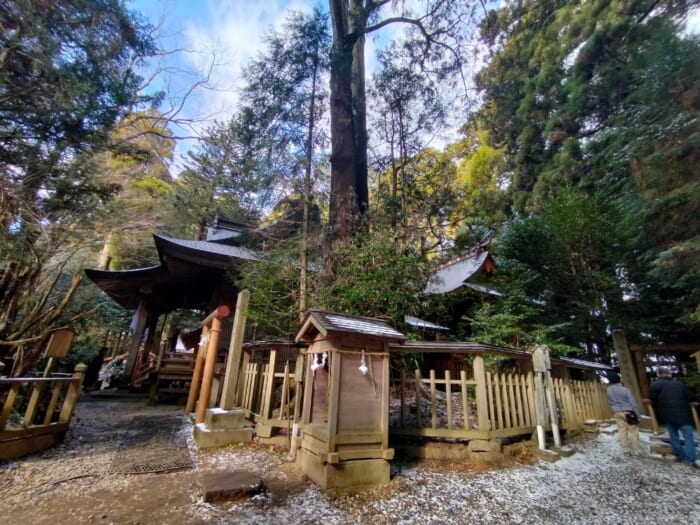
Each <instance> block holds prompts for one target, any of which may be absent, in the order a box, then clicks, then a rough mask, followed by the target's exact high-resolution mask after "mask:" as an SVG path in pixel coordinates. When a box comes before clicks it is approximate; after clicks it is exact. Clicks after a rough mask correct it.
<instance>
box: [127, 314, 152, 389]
mask: <svg viewBox="0 0 700 525" xmlns="http://www.w3.org/2000/svg"><path fill="white" fill-rule="evenodd" d="M134 317H135V321H136V323H135V324H134V327H133V333H132V336H131V347H130V348H129V355H128V356H127V358H126V367H125V369H124V377H128V378H129V380H130V381H131V377H132V374H133V373H134V365H135V364H136V356H137V354H138V351H139V346H140V345H141V340H142V339H143V336H144V332H145V331H146V321H147V317H148V316H147V315H146V303H145V302H144V301H141V302H140V303H139V306H138V308H136V312H135V313H134Z"/></svg>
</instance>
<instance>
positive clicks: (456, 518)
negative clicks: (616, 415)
mask: <svg viewBox="0 0 700 525" xmlns="http://www.w3.org/2000/svg"><path fill="white" fill-rule="evenodd" d="M181 410H182V409H181V408H179V407H174V406H156V407H149V406H146V404H145V402H144V401H143V400H142V399H132V400H115V399H111V400H108V399H100V400H94V399H91V398H89V397H86V398H84V399H81V402H80V403H79V404H78V408H77V412H76V417H75V419H74V421H73V423H72V426H71V431H70V432H69V435H68V437H67V438H66V441H65V442H64V443H63V444H61V445H59V446H58V447H55V448H54V449H51V450H48V451H45V452H43V453H41V454H36V455H32V456H29V457H26V458H23V459H21V460H17V461H12V462H2V463H0V517H1V521H2V523H4V524H7V525H14V524H17V525H28V524H30V523H31V524H33V525H34V524H36V525H41V524H51V525H56V524H59V525H60V524H64V523H66V524H68V523H114V524H139V525H145V524H204V523H207V524H209V523H221V524H227V523H243V524H253V523H255V524H259V523H284V524H285V525H293V524H316V523H323V524H324V525H332V524H350V523H357V524H365V523H366V524H389V523H391V524H461V523H465V524H466V523H470V524H481V523H483V524H491V523H499V524H510V523H513V524H563V523H567V524H598V523H599V524H627V523H629V524H655V525H657V524H671V523H674V524H675V523H700V469H697V470H694V469H691V468H690V467H687V466H685V465H681V464H678V463H675V462H672V461H671V460H669V459H665V458H661V457H660V456H646V457H643V458H631V457H627V456H624V455H623V454H622V453H621V451H620V448H619V444H618V441H617V436H616V435H615V434H614V433H601V434H600V435H598V436H597V437H591V436H590V435H582V436H581V437H579V438H578V439H577V440H575V441H573V442H569V443H568V444H569V445H570V446H573V447H574V448H575V449H576V451H577V453H576V454H574V455H573V456H571V457H569V458H564V459H562V460H560V461H558V462H556V463H546V462H537V461H533V460H532V459H531V457H529V456H528V455H527V454H523V455H521V456H520V457H517V458H513V459H512V460H510V461H509V462H508V463H507V464H504V465H499V466H498V468H490V469H484V468H477V467H476V466H474V465H457V464H449V463H442V464H441V463H436V462H423V463H419V464H415V463H410V462H407V461H399V460H397V461H394V462H392V480H391V482H390V483H389V484H388V485H386V486H385V487H382V488H381V489H377V490H374V491H369V492H366V493H363V494H360V495H356V496H347V497H341V498H336V499H329V498H328V497H327V496H326V495H325V494H324V493H323V492H322V491H320V490H319V489H318V488H317V487H316V486H315V485H313V484H312V483H310V482H309V481H308V480H307V479H306V478H304V476H303V475H302V474H301V473H300V472H299V470H298V469H297V467H296V466H295V464H294V463H290V462H288V461H286V452H287V451H286V449H284V448H275V447H271V446H268V445H262V444H260V443H253V444H249V445H243V446H235V447H227V448H223V449H216V450H213V451H206V450H205V451H200V450H197V449H196V447H195V446H194V445H193V443H192V440H191V436H190V432H191V428H189V426H188V425H185V426H184V427H183V429H182V435H181V437H182V438H184V439H186V440H187V441H188V444H189V450H190V454H191V456H192V459H193V462H194V465H195V467H194V468H193V469H186V470H181V471H177V472H168V473H160V474H127V475H125V474H114V473H113V469H110V465H112V463H113V461H114V460H115V455H116V454H118V452H117V451H118V445H119V442H120V440H121V437H122V435H123V432H124V429H125V428H126V427H127V424H128V422H129V421H131V419H132V418H133V416H135V415H146V414H172V413H180V411H181ZM650 437H651V436H650V435H649V434H646V433H643V434H642V443H643V445H645V446H646V450H649V448H648V444H649V439H650ZM523 450H524V449H523ZM217 470H248V471H252V472H255V473H257V475H258V476H260V477H261V478H262V479H263V481H264V483H265V486H266V488H267V490H266V491H265V492H263V493H262V494H260V495H258V496H255V497H252V498H249V499H245V500H238V501H227V502H220V503H212V504H210V503H205V502H203V501H202V497H201V492H200V488H199V477H200V476H201V474H202V473H203V472H212V471H217Z"/></svg>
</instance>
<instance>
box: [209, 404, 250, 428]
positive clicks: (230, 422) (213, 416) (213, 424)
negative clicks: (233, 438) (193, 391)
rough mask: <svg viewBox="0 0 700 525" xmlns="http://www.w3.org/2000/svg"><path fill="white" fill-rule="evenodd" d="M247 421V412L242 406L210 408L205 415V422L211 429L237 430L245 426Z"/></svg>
mask: <svg viewBox="0 0 700 525" xmlns="http://www.w3.org/2000/svg"><path fill="white" fill-rule="evenodd" d="M245 423H246V420H245V412H244V411H243V410H242V409H240V408H233V409H231V410H223V409H221V408H209V409H207V412H206V415H205V416H204V424H205V425H206V427H207V428H208V429H210V430H237V429H241V428H243V427H244V426H245Z"/></svg>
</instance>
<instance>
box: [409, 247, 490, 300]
mask: <svg viewBox="0 0 700 525" xmlns="http://www.w3.org/2000/svg"><path fill="white" fill-rule="evenodd" d="M488 257H489V252H488V251H484V252H481V253H480V254H478V255H471V256H466V257H462V258H460V259H457V260H456V261H451V262H449V263H446V264H443V265H442V266H441V267H440V268H439V269H438V270H437V272H435V274H433V276H432V277H431V279H430V281H428V284H427V286H426V287H425V290H424V291H423V293H424V294H426V295H427V294H440V293H447V292H451V291H453V290H456V289H458V288H461V287H462V286H464V284H465V283H466V282H467V281H468V280H469V279H470V278H471V277H472V276H473V275H474V274H476V273H477V272H478V271H479V270H480V269H481V268H482V267H483V265H484V262H485V261H486V259H487V258H488Z"/></svg>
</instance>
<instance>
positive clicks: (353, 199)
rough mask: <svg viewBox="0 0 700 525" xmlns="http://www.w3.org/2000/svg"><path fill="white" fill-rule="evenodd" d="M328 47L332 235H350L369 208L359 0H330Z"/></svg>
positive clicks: (339, 237)
mask: <svg viewBox="0 0 700 525" xmlns="http://www.w3.org/2000/svg"><path fill="white" fill-rule="evenodd" d="M329 2H330V7H331V19H332V23H333V48H332V51H331V201H330V225H331V236H332V238H333V239H344V238H347V237H350V236H352V235H353V234H354V233H355V232H356V231H357V229H358V227H359V225H360V224H362V223H361V222H360V221H358V219H361V217H362V215H364V214H365V213H366V211H367V201H368V190H367V126H366V117H365V113H366V110H365V85H364V84H365V76H364V36H363V30H364V26H365V20H366V17H365V14H364V12H363V10H362V7H361V2H358V0H350V2H349V4H350V5H348V2H347V1H344V0H329Z"/></svg>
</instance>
